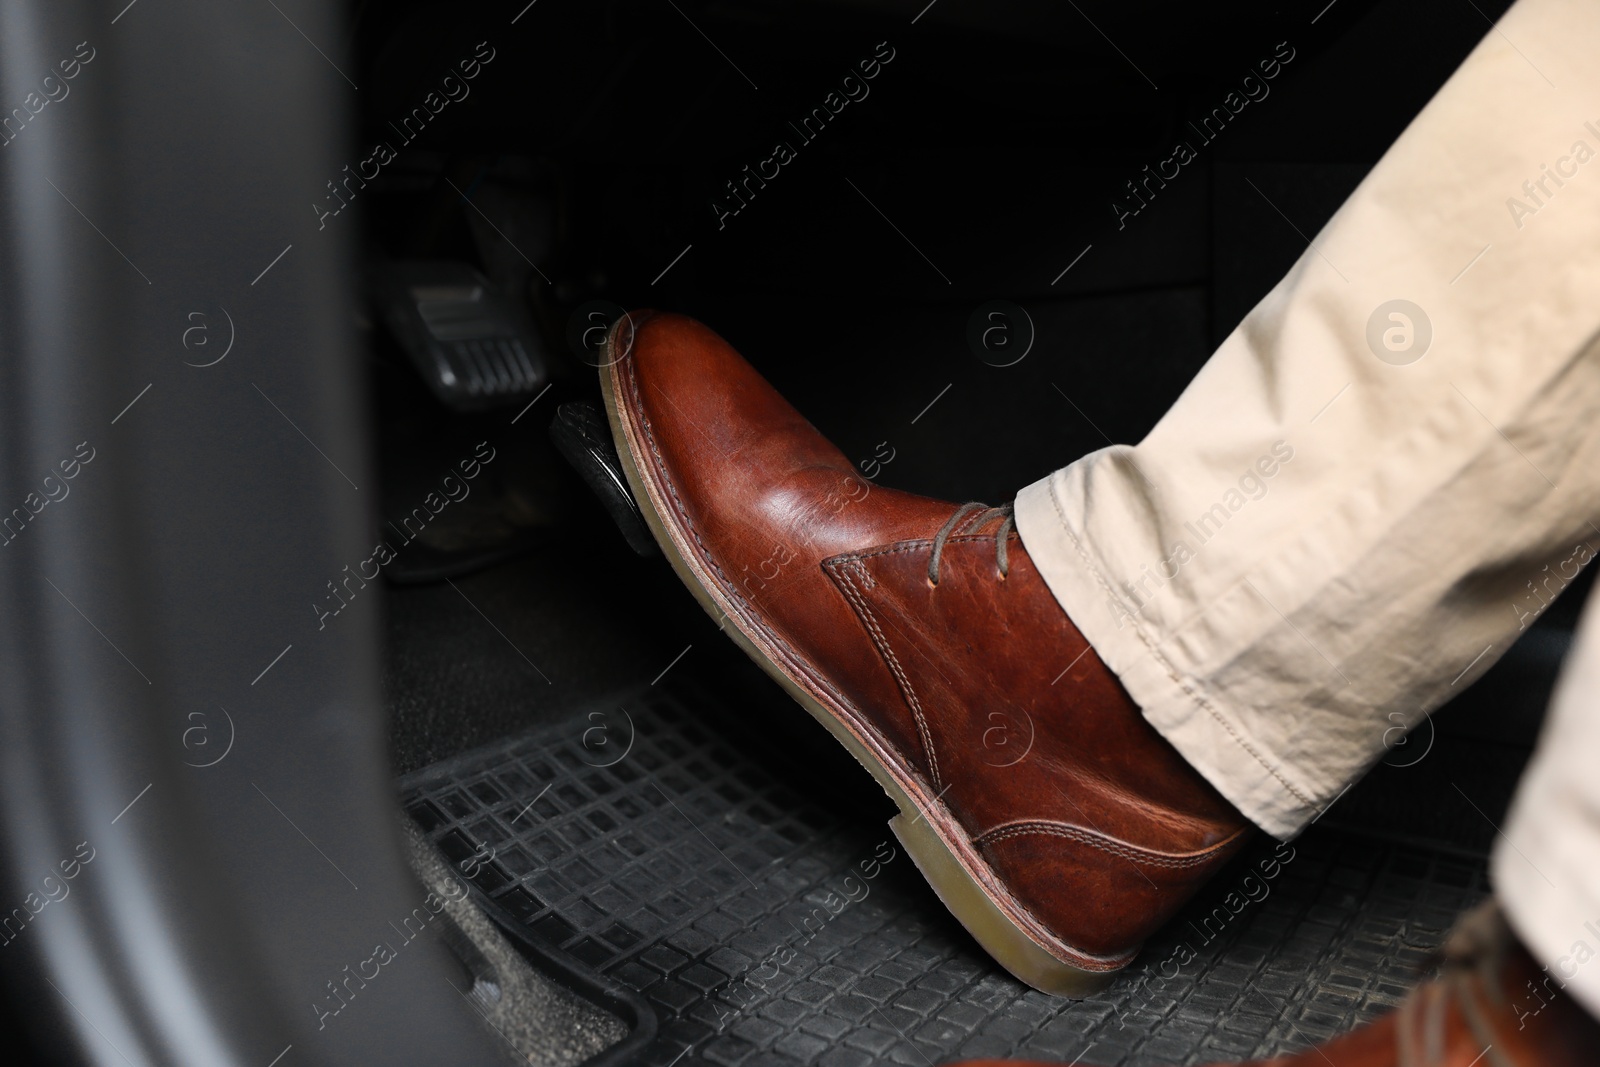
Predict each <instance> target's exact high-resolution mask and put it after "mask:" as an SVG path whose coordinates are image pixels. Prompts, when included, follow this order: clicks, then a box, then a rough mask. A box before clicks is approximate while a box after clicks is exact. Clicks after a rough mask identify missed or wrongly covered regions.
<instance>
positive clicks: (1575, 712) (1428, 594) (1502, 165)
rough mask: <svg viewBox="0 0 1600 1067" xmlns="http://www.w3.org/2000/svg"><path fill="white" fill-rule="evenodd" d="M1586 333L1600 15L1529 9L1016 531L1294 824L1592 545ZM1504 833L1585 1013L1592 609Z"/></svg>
mask: <svg viewBox="0 0 1600 1067" xmlns="http://www.w3.org/2000/svg"><path fill="white" fill-rule="evenodd" d="M1597 336H1600V7H1597V6H1596V5H1594V4H1593V3H1592V0H1521V2H1520V3H1518V4H1517V5H1516V6H1515V7H1513V8H1512V9H1511V11H1510V12H1508V13H1507V15H1506V16H1505V18H1504V19H1503V20H1501V22H1500V23H1499V24H1498V25H1497V26H1496V27H1495V28H1494V29H1493V30H1492V31H1491V32H1490V33H1489V34H1488V36H1486V37H1485V38H1484V40H1483V41H1482V43H1481V44H1479V46H1478V47H1477V49H1476V50H1474V52H1473V53H1472V55H1471V56H1470V57H1468V59H1467V60H1466V62H1465V63H1463V64H1462V66H1461V68H1460V69H1459V70H1457V71H1456V73H1455V74H1454V76H1452V77H1451V79H1450V80H1449V81H1448V82H1447V83H1446V84H1445V85H1444V87H1443V88H1442V89H1440V90H1439V93H1438V95H1437V96H1435V97H1434V99H1433V100H1432V101H1431V102H1430V103H1429V104H1428V106H1427V107H1426V108H1425V109H1424V110H1423V112H1422V113H1421V114H1420V115H1419V116H1418V117H1417V118H1416V120H1415V121H1414V122H1412V124H1411V125H1410V126H1409V127H1408V128H1407V129H1406V131H1405V133H1404V134H1403V135H1402V136H1401V137H1400V139H1399V140H1398V141H1396V142H1395V144H1394V145H1393V147H1392V148H1390V150H1389V151H1388V153H1387V154H1386V155H1385V156H1384V157H1383V159H1382V161H1381V162H1380V163H1379V164H1378V166H1377V167H1376V168H1375V169H1374V170H1373V171H1372V173H1371V174H1370V175H1368V177H1367V179H1366V180H1365V181H1364V182H1362V183H1361V186H1360V187H1359V188H1358V189H1357V190H1356V191H1355V192H1354V193H1353V194H1352V195H1351V197H1350V198H1349V200H1347V201H1346V202H1345V204H1344V206H1343V207H1341V208H1340V210H1339V212H1338V214H1337V215H1335V216H1334V218H1333V220H1332V221H1331V222H1329V223H1328V225H1327V227H1326V228H1324V229H1323V230H1322V232H1321V233H1319V234H1318V235H1317V236H1316V237H1315V239H1314V240H1313V241H1312V242H1311V245H1310V247H1309V248H1308V249H1307V251H1306V252H1305V254H1304V255H1303V256H1301V258H1300V260H1299V262H1297V263H1296V264H1295V266H1294V268H1293V270H1291V271H1290V272H1289V274H1288V276H1287V277H1285V278H1284V279H1283V280H1282V281H1281V282H1280V283H1279V284H1278V285H1277V287H1276V288H1275V289H1273V291H1272V292H1271V293H1270V294H1268V296H1267V297H1266V298H1265V299H1264V300H1262V302H1261V303H1260V304H1259V305H1258V306H1257V307H1256V308H1255V310H1253V311H1252V312H1251V313H1250V315H1249V316H1248V317H1246V319H1245V320H1244V321H1243V322H1242V323H1241V324H1240V325H1239V327H1238V328H1237V329H1236V330H1234V332H1233V334H1232V335H1231V336H1230V337H1229V338H1228V339H1227V340H1226V341H1225V342H1224V343H1223V345H1222V346H1221V348H1219V349H1218V350H1217V352H1216V354H1215V355H1214V356H1213V357H1212V358H1211V360H1210V361H1209V362H1208V363H1207V364H1206V366H1205V368H1204V369H1203V370H1202V371H1201V372H1200V374H1199V375H1198V376H1197V377H1196V378H1195V380H1194V381H1193V382H1192V383H1191V384H1190V385H1189V388H1188V389H1187V390H1185V392H1184V394H1183V396H1182V397H1180V398H1179V400H1178V402H1177V403H1176V404H1175V405H1173V407H1172V409H1171V410H1170V411H1169V412H1167V414H1166V416H1165V417H1164V418H1163V419H1162V420H1161V421H1160V422H1159V423H1158V424H1157V425H1156V427H1155V428H1154V429H1153V430H1152V431H1151V432H1150V434H1149V436H1148V437H1146V438H1145V439H1144V440H1143V441H1142V442H1140V443H1139V444H1138V445H1136V446H1131V447H1130V446H1125V445H1117V446H1113V447H1111V448H1106V449H1103V450H1101V451H1099V452H1096V453H1094V454H1092V455H1089V456H1086V457H1084V458H1083V459H1081V460H1079V461H1078V462H1076V463H1073V464H1072V465H1071V466H1069V467H1066V468H1064V469H1062V470H1060V471H1057V472H1056V473H1055V474H1052V475H1051V476H1050V477H1048V478H1046V479H1044V480H1043V481H1040V482H1038V483H1036V484H1034V485H1031V486H1029V487H1027V488H1026V489H1024V490H1023V491H1022V492H1021V494H1019V496H1018V497H1017V503H1016V517H1017V527H1018V529H1019V530H1020V532H1021V535H1022V539H1023V541H1024V542H1025V543H1026V545H1027V548H1028V551H1029V553H1030V554H1031V555H1032V557H1033V559H1034V561H1035V562H1036V563H1037V564H1038V566H1039V569H1040V571H1041V572H1042V573H1043V575H1044V577H1045V580H1046V581H1047V582H1048V583H1049V585H1050V588H1051V589H1052V591H1053V592H1054V593H1055V595H1056V597H1057V599H1058V600H1059V601H1060V602H1061V604H1062V606H1063V607H1064V608H1065V609H1066V611H1067V613H1068V614H1069V615H1070V616H1071V617H1072V619H1073V621H1074V622H1075V623H1076V624H1077V625H1078V626H1079V627H1080V628H1081V629H1082V630H1083V631H1084V633H1085V634H1086V636H1087V637H1088V638H1089V640H1090V641H1091V642H1092V643H1093V645H1094V647H1095V649H1096V650H1097V651H1098V652H1099V653H1100V655H1101V656H1102V657H1103V658H1104V659H1105V661H1106V662H1107V664H1109V665H1110V667H1111V668H1112V669H1113V670H1114V671H1115V672H1116V673H1117V674H1118V676H1119V677H1121V679H1122V681H1123V683H1124V684H1125V685H1126V686H1127V688H1128V690H1129V692H1130V693H1131V694H1132V695H1133V697H1134V699H1135V700H1137V701H1138V702H1139V704H1140V706H1141V707H1142V708H1143V709H1144V713H1145V715H1146V717H1147V718H1148V719H1149V720H1150V722H1151V723H1153V724H1154V725H1155V727H1156V728H1157V729H1158V730H1160V731H1161V732H1162V734H1164V735H1165V736H1166V737H1167V739H1168V740H1170V741H1171V742H1172V744H1174V745H1175V746H1177V748H1178V749H1179V751H1181V752H1182V753H1183V754H1184V755H1185V756H1186V757H1187V758H1188V759H1189V760H1190V761H1191V762H1192V763H1193V764H1194V765H1195V766H1196V767H1197V768H1198V769H1199V770H1200V771H1201V772H1202V773H1203V774H1205V775H1206V777H1207V778H1209V779H1210V780H1211V781H1212V782H1213V783H1214V784H1215V785H1216V786H1217V788H1218V789H1220V790H1221V791H1222V792H1223V794H1225V795H1226V796H1227V797H1228V798H1229V799H1230V800H1231V801H1233V803H1234V804H1236V805H1237V806H1238V807H1239V808H1240V809H1241V810H1242V811H1243V812H1244V813H1245V814H1246V815H1248V816H1249V817H1250V818H1251V819H1253V820H1254V821H1255V822H1257V823H1258V824H1260V825H1261V826H1262V827H1263V828H1264V829H1266V830H1267V831H1269V832H1271V833H1273V834H1275V835H1277V836H1279V837H1289V836H1292V835H1294V834H1295V833H1298V832H1299V831H1300V830H1302V829H1304V828H1305V826H1306V825H1307V824H1308V823H1309V822H1310V821H1311V820H1312V819H1314V818H1315V817H1316V816H1317V815H1318V814H1319V813H1320V812H1321V811H1322V810H1323V809H1324V808H1325V807H1326V806H1327V805H1329V804H1330V803H1332V802H1333V801H1334V800H1335V799H1336V798H1337V797H1338V796H1339V795H1340V794H1341V793H1342V792H1343V791H1344V790H1345V789H1346V788H1348V786H1349V785H1350V784H1351V783H1352V782H1353V781H1355V780H1356V779H1357V778H1359V777H1360V776H1361V775H1362V773H1363V772H1365V771H1366V770H1367V769H1368V768H1369V767H1370V766H1371V765H1372V764H1373V763H1374V762H1375V761H1376V760H1377V759H1378V758H1379V757H1380V756H1382V755H1383V753H1384V751H1385V744H1386V739H1387V740H1388V741H1390V742H1392V741H1393V740H1394V738H1395V737H1396V736H1398V731H1397V730H1396V726H1397V724H1404V725H1408V726H1410V725H1415V724H1416V723H1418V722H1419V721H1420V720H1421V719H1422V718H1423V717H1424V716H1426V715H1427V714H1428V713H1429V712H1430V711H1432V710H1433V709H1434V708H1436V707H1438V706H1439V705H1440V704H1441V703H1443V702H1444V701H1445V700H1446V699H1448V698H1449V697H1450V696H1451V695H1453V694H1455V693H1457V692H1459V691H1460V690H1461V689H1462V688H1463V687H1464V686H1466V685H1468V684H1470V683H1471V682H1472V681H1473V680H1474V679H1475V678H1476V677H1477V676H1478V675H1480V674H1482V673H1483V672H1484V671H1485V670H1486V669H1487V668H1488V667H1489V666H1490V665H1491V664H1492V663H1493V662H1494V661H1495V660H1496V659H1497V658H1498V657H1499V656H1500V655H1501V654H1502V653H1504V652H1505V650H1506V649H1507V647H1509V646H1510V644H1511V643H1512V642H1513V641H1515V640H1516V638H1517V636H1518V634H1519V633H1520V632H1521V631H1522V630H1523V629H1524V628H1525V627H1526V626H1527V625H1528V623H1529V622H1530V621H1531V620H1532V618H1533V617H1535V616H1536V615H1537V613H1538V612H1539V610H1541V607H1542V605H1543V604H1544V603H1545V602H1546V601H1547V600H1548V599H1550V597H1551V596H1552V595H1553V591H1555V590H1559V588H1560V587H1561V586H1563V585H1565V584H1566V581H1567V580H1569V579H1570V578H1571V577H1572V576H1573V575H1575V574H1576V573H1577V570H1578V568H1579V567H1581V566H1582V565H1583V564H1584V563H1586V562H1588V560H1589V559H1590V558H1592V556H1593V555H1594V554H1595V553H1596V552H1597V551H1600V340H1597ZM1503 829H1504V831H1505V832H1504V834H1502V835H1500V836H1499V837H1498V839H1497V840H1498V845H1497V849H1496V852H1495V855H1494V858H1493V866H1492V875H1493V880H1494V884H1495V887H1496V892H1497V894H1498V895H1499V897H1500V898H1501V900H1502V903H1503V904H1504V906H1505V908H1506V910H1507V913H1508V917H1509V919H1510V921H1511V923H1512V925H1513V926H1514V927H1515V928H1516V929H1517V931H1518V933H1519V934H1520V935H1521V936H1522V938H1523V940H1524V941H1526V942H1527V943H1528V944H1529V946H1530V947H1531V948H1532V949H1533V951H1534V952H1535V953H1536V954H1537V955H1538V956H1540V957H1541V958H1542V959H1543V960H1544V961H1545V962H1546V963H1547V964H1549V965H1551V970H1552V973H1556V974H1558V975H1559V976H1561V977H1562V978H1569V977H1570V978H1571V980H1572V984H1571V987H1570V988H1571V989H1572V990H1573V991H1574V992H1575V993H1576V995H1578V997H1579V998H1580V999H1581V1000H1582V1001H1583V1002H1584V1003H1585V1004H1586V1005H1587V1006H1588V1007H1589V1008H1590V1010H1591V1011H1594V1012H1596V1013H1597V1014H1600V963H1593V964H1588V965H1585V961H1587V959H1588V955H1589V954H1591V953H1600V608H1596V607H1594V606H1593V605H1591V606H1590V608H1589V610H1588V611H1587V613H1586V621H1585V623H1584V624H1583V626H1582V627H1581V632H1580V636H1579V640H1578V642H1577V646H1576V649H1575V651H1574V655H1573V658H1572V662H1571V663H1569V664H1568V666H1567V668H1566V672H1565V675H1564V678H1563V681H1562V683H1561V685H1560V687H1559V689H1558V693H1557V696H1556V698H1555V702H1554V707H1553V708H1552V709H1551V715H1550V721H1549V723H1548V725H1547V727H1546V730H1545V736H1544V737H1543V739H1542V740H1541V744H1540V750H1539V752H1538V754H1537V756H1536V758H1535V761H1534V763H1533V765H1532V768H1531V769H1530V771H1529V773H1528V776H1527V778H1526V780H1525V781H1524V783H1523V785H1522V788H1521V791H1520V793H1519V795H1518V798H1517V801H1516V804H1515V806H1514V809H1513V813H1512V815H1511V818H1510V820H1509V822H1508V824H1507V825H1506V826H1505V827H1504V828H1503ZM1590 923H1592V924H1593V925H1592V927H1591V926H1588V925H1586V924H1590ZM1580 944H1581V945H1583V946H1585V949H1587V951H1585V949H1578V948H1577V946H1579V945H1580ZM1575 949H1577V951H1575Z"/></svg>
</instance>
